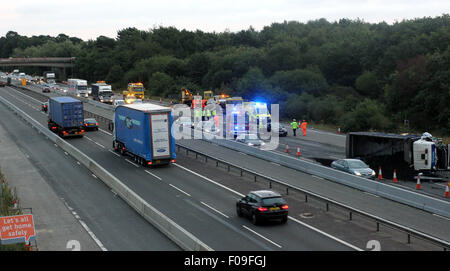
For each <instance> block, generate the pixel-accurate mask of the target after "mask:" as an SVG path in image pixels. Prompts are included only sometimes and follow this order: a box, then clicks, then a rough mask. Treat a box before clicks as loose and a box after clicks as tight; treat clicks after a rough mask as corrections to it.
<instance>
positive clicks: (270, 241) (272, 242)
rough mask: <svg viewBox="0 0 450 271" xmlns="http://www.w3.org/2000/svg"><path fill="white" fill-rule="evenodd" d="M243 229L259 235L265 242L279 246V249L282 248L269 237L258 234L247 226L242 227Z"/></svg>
mask: <svg viewBox="0 0 450 271" xmlns="http://www.w3.org/2000/svg"><path fill="white" fill-rule="evenodd" d="M242 227H244V228H246V229H247V230H249V231H251V232H253V233H254V234H256V235H258V236H259V237H261V238H262V239H264V240H266V241H267V242H269V243H271V244H273V245H274V246H277V247H278V248H281V246H280V245H279V244H277V243H275V242H274V241H272V240H270V239H269V238H267V237H265V236H263V235H261V234H259V233H257V232H256V231H254V230H252V229H250V228H249V227H247V226H245V225H242Z"/></svg>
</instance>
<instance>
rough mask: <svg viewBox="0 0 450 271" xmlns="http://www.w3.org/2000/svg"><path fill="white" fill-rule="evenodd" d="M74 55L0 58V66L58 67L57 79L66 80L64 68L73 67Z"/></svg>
mask: <svg viewBox="0 0 450 271" xmlns="http://www.w3.org/2000/svg"><path fill="white" fill-rule="evenodd" d="M74 62H75V57H20V58H12V57H10V58H0V67H30V66H31V67H50V68H52V69H58V71H59V72H58V74H59V79H60V80H66V69H67V68H73V67H74Z"/></svg>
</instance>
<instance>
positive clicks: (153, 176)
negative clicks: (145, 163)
mask: <svg viewBox="0 0 450 271" xmlns="http://www.w3.org/2000/svg"><path fill="white" fill-rule="evenodd" d="M145 172H147V173H148V174H150V175H152V176H153V177H155V178H156V179H158V180H160V181H161V180H162V179H161V178H160V177H158V176H156V175H155V174H153V173H151V172H150V171H148V170H145Z"/></svg>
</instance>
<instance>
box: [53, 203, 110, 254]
mask: <svg viewBox="0 0 450 271" xmlns="http://www.w3.org/2000/svg"><path fill="white" fill-rule="evenodd" d="M61 199H62V200H63V202H64V205H65V206H66V207H67V209H69V210H70V212H71V213H72V215H73V216H74V217H75V219H76V220H77V221H78V222H79V223H80V224H81V226H82V227H83V228H84V229H85V230H86V231H87V233H88V234H89V236H91V238H92V239H93V240H94V242H95V243H96V244H97V246H99V247H100V249H101V250H103V251H108V250H107V249H106V248H105V246H104V245H103V244H102V242H100V240H99V239H98V238H97V236H95V234H94V233H93V232H92V231H91V229H89V227H88V226H87V225H86V223H84V221H83V220H81V219H80V216H79V215H78V214H77V212H75V211H74V209H73V208H72V207H70V206H69V205H68V204H67V202H66V201H65V200H64V199H63V198H61Z"/></svg>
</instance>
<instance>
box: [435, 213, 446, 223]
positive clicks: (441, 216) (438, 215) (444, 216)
mask: <svg viewBox="0 0 450 271" xmlns="http://www.w3.org/2000/svg"><path fill="white" fill-rule="evenodd" d="M433 215H434V216H437V217H439V218H443V219H446V220H449V221H450V218H448V217H445V216H441V215H438V214H433Z"/></svg>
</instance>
